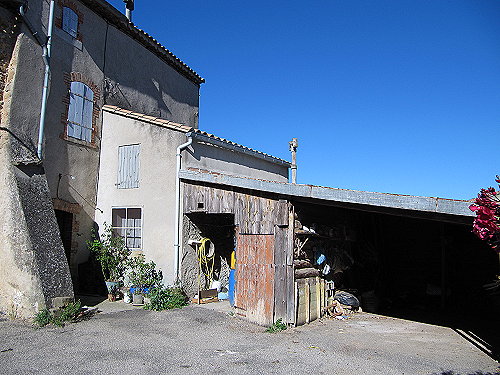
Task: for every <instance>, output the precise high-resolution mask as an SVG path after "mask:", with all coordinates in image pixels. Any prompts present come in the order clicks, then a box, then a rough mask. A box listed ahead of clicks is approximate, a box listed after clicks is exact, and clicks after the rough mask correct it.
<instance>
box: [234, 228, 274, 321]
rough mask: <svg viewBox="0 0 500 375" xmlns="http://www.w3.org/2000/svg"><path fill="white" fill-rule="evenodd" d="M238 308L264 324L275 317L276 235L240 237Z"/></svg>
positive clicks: (240, 312)
mask: <svg viewBox="0 0 500 375" xmlns="http://www.w3.org/2000/svg"><path fill="white" fill-rule="evenodd" d="M235 307H236V309H237V310H236V311H237V313H238V314H239V315H242V316H245V317H246V318H247V319H248V320H250V321H252V322H255V323H257V324H261V325H271V324H273V318H274V234H238V236H237V245H236V293H235Z"/></svg>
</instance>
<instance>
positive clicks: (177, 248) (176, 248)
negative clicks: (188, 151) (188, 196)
mask: <svg viewBox="0 0 500 375" xmlns="http://www.w3.org/2000/svg"><path fill="white" fill-rule="evenodd" d="M186 136H187V137H188V141H187V142H186V143H183V144H182V145H180V146H179V147H177V153H176V154H175V156H176V159H177V166H176V169H175V170H176V172H175V175H176V176H175V234H174V235H175V238H174V256H175V259H174V277H175V283H177V282H178V281H179V255H180V247H181V245H180V238H181V223H180V220H181V217H182V215H181V180H180V178H179V171H180V170H181V152H182V150H184V149H185V148H187V147H189V145H191V143H193V138H191V133H187V134H186Z"/></svg>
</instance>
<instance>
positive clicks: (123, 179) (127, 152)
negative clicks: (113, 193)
mask: <svg viewBox="0 0 500 375" xmlns="http://www.w3.org/2000/svg"><path fill="white" fill-rule="evenodd" d="M140 151H141V145H127V146H120V147H118V181H117V183H116V186H117V187H118V189H133V188H138V187H139V154H140Z"/></svg>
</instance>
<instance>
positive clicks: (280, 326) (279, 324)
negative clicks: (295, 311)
mask: <svg viewBox="0 0 500 375" xmlns="http://www.w3.org/2000/svg"><path fill="white" fill-rule="evenodd" d="M285 329H286V324H285V323H283V321H282V320H281V318H279V319H278V320H277V321H276V322H274V324H273V325H272V326H271V327H268V328H267V329H266V332H269V333H276V332H281V331H284V330H285Z"/></svg>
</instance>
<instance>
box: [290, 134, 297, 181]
mask: <svg viewBox="0 0 500 375" xmlns="http://www.w3.org/2000/svg"><path fill="white" fill-rule="evenodd" d="M288 145H289V146H290V152H291V153H292V166H291V169H292V184H296V183H297V147H299V141H298V140H297V138H292V140H291V141H290V142H288Z"/></svg>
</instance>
